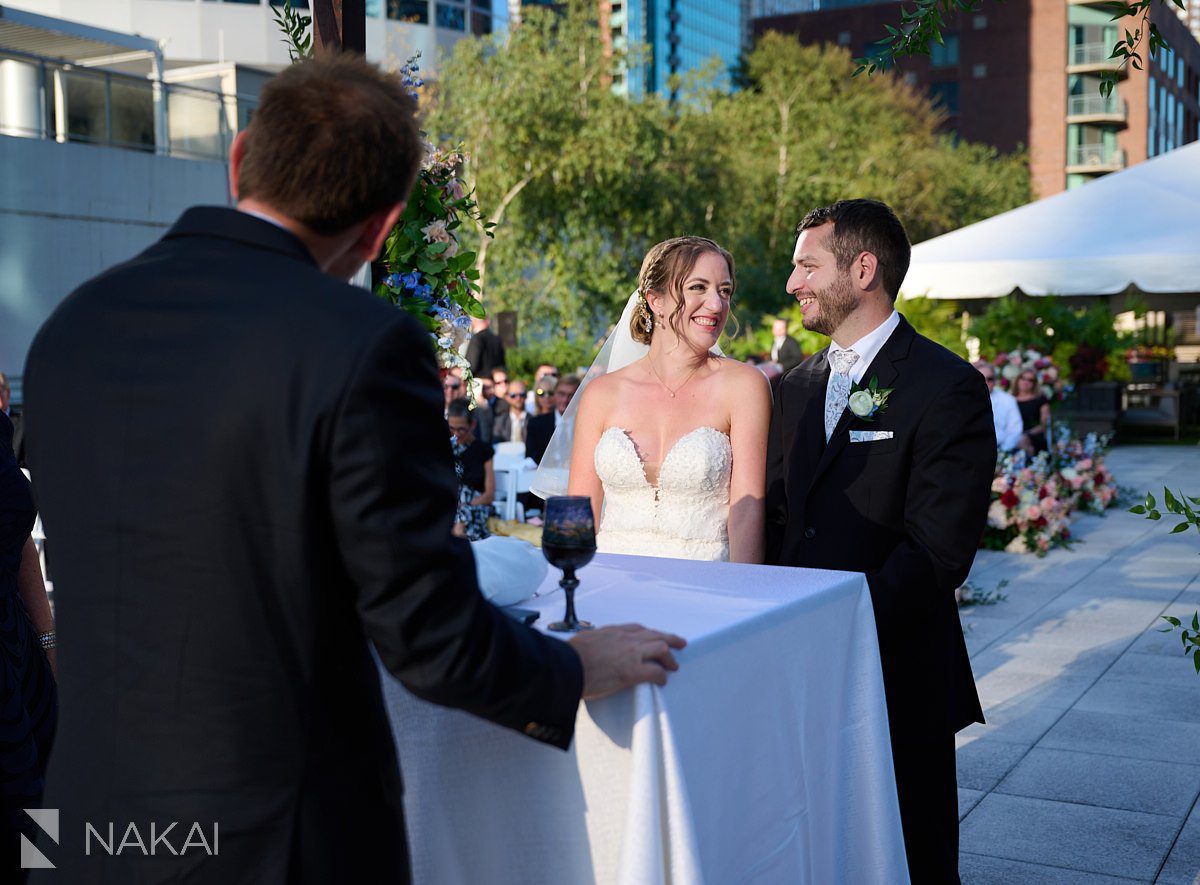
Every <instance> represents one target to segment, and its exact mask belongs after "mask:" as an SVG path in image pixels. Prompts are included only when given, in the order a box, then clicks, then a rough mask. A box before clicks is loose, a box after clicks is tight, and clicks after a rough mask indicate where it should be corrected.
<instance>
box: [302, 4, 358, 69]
mask: <svg viewBox="0 0 1200 885" xmlns="http://www.w3.org/2000/svg"><path fill="white" fill-rule="evenodd" d="M312 9H313V54H314V55H325V54H327V53H331V52H357V53H359V54H360V55H366V52H367V4H366V0H312Z"/></svg>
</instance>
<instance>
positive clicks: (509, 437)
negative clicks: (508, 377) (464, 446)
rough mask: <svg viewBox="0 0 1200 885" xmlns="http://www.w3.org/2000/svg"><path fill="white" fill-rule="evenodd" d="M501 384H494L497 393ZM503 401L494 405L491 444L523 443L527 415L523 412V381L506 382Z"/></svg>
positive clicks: (524, 388)
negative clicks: (503, 403)
mask: <svg viewBox="0 0 1200 885" xmlns="http://www.w3.org/2000/svg"><path fill="white" fill-rule="evenodd" d="M500 387H501V383H500V382H499V381H497V382H496V392H497V393H499V391H500ZM505 388H506V392H505V394H504V401H505V403H507V405H502V404H501V403H500V402H499V401H497V403H496V415H495V417H494V418H493V419H492V443H493V444H495V443H501V442H520V443H523V442H525V434H526V430H527V428H528V424H529V414H528V413H527V412H526V411H525V393H526V386H525V382H524V381H507V383H506V384H505Z"/></svg>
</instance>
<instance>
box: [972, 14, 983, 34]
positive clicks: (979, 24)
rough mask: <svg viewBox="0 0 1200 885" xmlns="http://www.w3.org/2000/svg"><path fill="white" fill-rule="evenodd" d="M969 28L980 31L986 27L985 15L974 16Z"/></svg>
mask: <svg viewBox="0 0 1200 885" xmlns="http://www.w3.org/2000/svg"><path fill="white" fill-rule="evenodd" d="M971 27H973V28H974V29H975V30H977V31H982V30H983V29H984V28H986V27H987V16H986V15H977V16H975V17H974V18H973V19H971Z"/></svg>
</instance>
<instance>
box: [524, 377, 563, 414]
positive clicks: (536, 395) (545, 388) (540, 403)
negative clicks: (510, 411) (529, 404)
mask: <svg viewBox="0 0 1200 885" xmlns="http://www.w3.org/2000/svg"><path fill="white" fill-rule="evenodd" d="M556 387H558V379H557V378H552V377H550V376H546V377H545V378H542V379H541V380H540V381H538V383H537V387H536V388H534V390H533V416H534V417H535V418H536V417H537V416H538V415H549V414H550V413H551V412H553V411H554V388H556ZM526 411H529V410H528V409H526ZM532 424H533V422H532V419H530V426H532Z"/></svg>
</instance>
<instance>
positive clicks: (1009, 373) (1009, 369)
mask: <svg viewBox="0 0 1200 885" xmlns="http://www.w3.org/2000/svg"><path fill="white" fill-rule="evenodd" d="M1000 374H1001V375H1003V376H1004V377H1005V378H1007V379H1008V380H1009V381H1015V380H1016V378H1017V376H1018V375H1020V374H1021V368H1020V366H1014V365H1013V364H1012V363H1009V364H1008V365H1007V366H1005V367H1004V368H1003V369H1001V370H1000Z"/></svg>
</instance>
